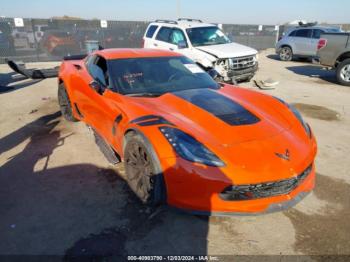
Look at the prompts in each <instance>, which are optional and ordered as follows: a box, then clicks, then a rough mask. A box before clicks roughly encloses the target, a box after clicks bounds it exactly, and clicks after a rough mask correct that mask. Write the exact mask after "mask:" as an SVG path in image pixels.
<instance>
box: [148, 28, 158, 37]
mask: <svg viewBox="0 0 350 262" xmlns="http://www.w3.org/2000/svg"><path fill="white" fill-rule="evenodd" d="M157 28H158V26H157V25H151V26H150V27H149V28H148V31H147V33H146V37H148V38H152V37H153V35H154V32H155V31H156V30H157Z"/></svg>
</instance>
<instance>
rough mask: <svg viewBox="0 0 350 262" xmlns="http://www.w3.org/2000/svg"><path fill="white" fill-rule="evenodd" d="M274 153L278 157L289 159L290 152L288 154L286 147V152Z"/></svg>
mask: <svg viewBox="0 0 350 262" xmlns="http://www.w3.org/2000/svg"><path fill="white" fill-rule="evenodd" d="M275 155H276V156H278V157H279V158H282V159H284V160H287V161H289V157H290V154H289V150H288V149H286V152H285V153H284V154H281V153H275Z"/></svg>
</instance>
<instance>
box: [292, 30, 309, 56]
mask: <svg viewBox="0 0 350 262" xmlns="http://www.w3.org/2000/svg"><path fill="white" fill-rule="evenodd" d="M311 36H312V29H306V28H304V29H298V30H297V31H296V32H295V36H294V37H293V41H294V46H295V50H293V51H294V53H295V54H296V55H307V56H308V55H311V53H310V50H311V47H310V46H311Z"/></svg>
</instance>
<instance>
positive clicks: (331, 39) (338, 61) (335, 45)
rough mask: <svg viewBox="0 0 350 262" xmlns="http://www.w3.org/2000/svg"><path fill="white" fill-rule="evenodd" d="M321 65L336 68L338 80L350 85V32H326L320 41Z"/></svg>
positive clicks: (319, 55) (319, 56)
mask: <svg viewBox="0 0 350 262" xmlns="http://www.w3.org/2000/svg"><path fill="white" fill-rule="evenodd" d="M317 56H318V59H319V62H320V64H321V65H324V66H328V67H332V68H334V69H336V73H337V79H338V82H339V83H340V84H342V85H347V86H350V33H324V34H321V38H320V40H319V43H318V51H317Z"/></svg>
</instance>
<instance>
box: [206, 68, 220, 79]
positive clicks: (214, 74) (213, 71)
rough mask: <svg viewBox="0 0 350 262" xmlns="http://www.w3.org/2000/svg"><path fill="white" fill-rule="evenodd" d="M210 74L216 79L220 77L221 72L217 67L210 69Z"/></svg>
mask: <svg viewBox="0 0 350 262" xmlns="http://www.w3.org/2000/svg"><path fill="white" fill-rule="evenodd" d="M207 73H208V75H210V76H211V78H213V79H214V80H215V79H216V78H217V77H218V75H219V73H218V71H216V70H215V69H209V70H208V71H207Z"/></svg>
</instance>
